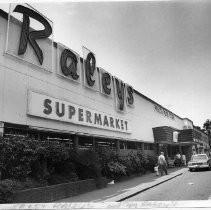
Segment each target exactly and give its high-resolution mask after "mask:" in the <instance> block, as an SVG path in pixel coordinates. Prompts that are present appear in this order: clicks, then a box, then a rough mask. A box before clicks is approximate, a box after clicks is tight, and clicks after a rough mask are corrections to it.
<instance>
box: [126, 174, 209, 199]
mask: <svg viewBox="0 0 211 210" xmlns="http://www.w3.org/2000/svg"><path fill="white" fill-rule="evenodd" d="M208 199H211V171H205V170H204V171H196V172H190V171H186V172H185V173H183V175H181V176H178V177H176V178H174V179H172V180H169V181H168V182H165V183H163V184H160V185H158V186H156V187H153V188H152V189H149V190H147V191H145V192H142V193H140V194H138V195H136V196H134V197H131V198H129V199H127V200H125V201H168V200H208Z"/></svg>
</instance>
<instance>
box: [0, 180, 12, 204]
mask: <svg viewBox="0 0 211 210" xmlns="http://www.w3.org/2000/svg"><path fill="white" fill-rule="evenodd" d="M13 185H14V183H13V181H12V180H9V179H6V180H3V181H1V182H0V203H11V202H12V195H13Z"/></svg>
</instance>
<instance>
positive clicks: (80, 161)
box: [73, 149, 102, 179]
mask: <svg viewBox="0 0 211 210" xmlns="http://www.w3.org/2000/svg"><path fill="white" fill-rule="evenodd" d="M73 161H74V163H75V166H76V171H77V174H78V176H79V177H80V179H88V178H99V177H101V176H102V174H101V163H100V158H99V155H98V153H97V152H95V151H94V150H92V149H89V150H83V151H80V152H79V153H78V154H77V156H76V157H75V159H74V160H73Z"/></svg>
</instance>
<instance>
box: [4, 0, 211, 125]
mask: <svg viewBox="0 0 211 210" xmlns="http://www.w3.org/2000/svg"><path fill="white" fill-rule="evenodd" d="M29 4H30V5H32V6H33V7H34V8H36V9H37V10H38V11H39V12H41V13H42V14H43V15H45V16H46V17H48V18H49V19H51V20H52V21H53V32H54V41H56V42H60V43H62V44H64V45H65V46H67V47H69V48H70V49H72V50H74V51H75V52H77V53H79V54H80V56H81V57H83V54H82V46H85V47H87V48H88V49H90V50H91V51H92V52H94V53H95V55H96V61H97V66H98V67H101V68H103V69H105V70H106V71H108V72H110V73H111V74H112V75H114V76H116V77H118V78H120V79H121V80H123V81H124V82H125V83H128V84H130V85H131V86H132V87H133V88H134V89H136V90H137V91H139V92H140V93H142V94H143V95H146V96H147V97H149V98H151V99H152V100H154V101H156V102H157V103H159V104H160V105H162V106H164V107H166V108H167V109H169V110H170V111H172V112H173V113H175V114H177V115H179V116H180V117H182V118H185V117H186V118H189V119H191V120H192V121H193V123H194V125H196V126H200V127H202V126H203V123H204V122H205V121H206V119H211V97H210V91H211V82H210V81H211V1H203V0H201V1H196V0H195V1H190V0H189V1H185V0H184V1H176V0H175V1H134V2H132V1H123V2H119V1H112V2H108V1H105V2H100V1H93V2H87V1H82V2H67V1H65V2H56V1H53V2H50V1H48V2H45V3H34V2H30V3H29ZM4 6H5V5H3V7H4ZM0 7H1V5H0ZM143 111H144V110H143Z"/></svg>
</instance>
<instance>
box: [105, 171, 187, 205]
mask: <svg viewBox="0 0 211 210" xmlns="http://www.w3.org/2000/svg"><path fill="white" fill-rule="evenodd" d="M186 171H188V169H187V168H183V169H181V170H179V171H176V172H173V173H172V174H169V175H166V176H162V177H160V178H159V179H158V180H155V181H153V182H150V183H143V184H140V185H138V186H137V187H134V188H132V190H129V191H128V192H125V193H122V194H120V195H117V196H114V197H111V198H109V199H106V200H102V201H101V202H121V201H124V200H126V199H128V198H130V197H133V196H135V195H137V194H139V193H141V192H144V191H146V190H148V189H150V188H153V187H155V186H158V185H160V184H162V183H164V182H167V181H169V180H171V179H174V178H176V177H177V176H180V175H182V174H183V173H184V172H186Z"/></svg>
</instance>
